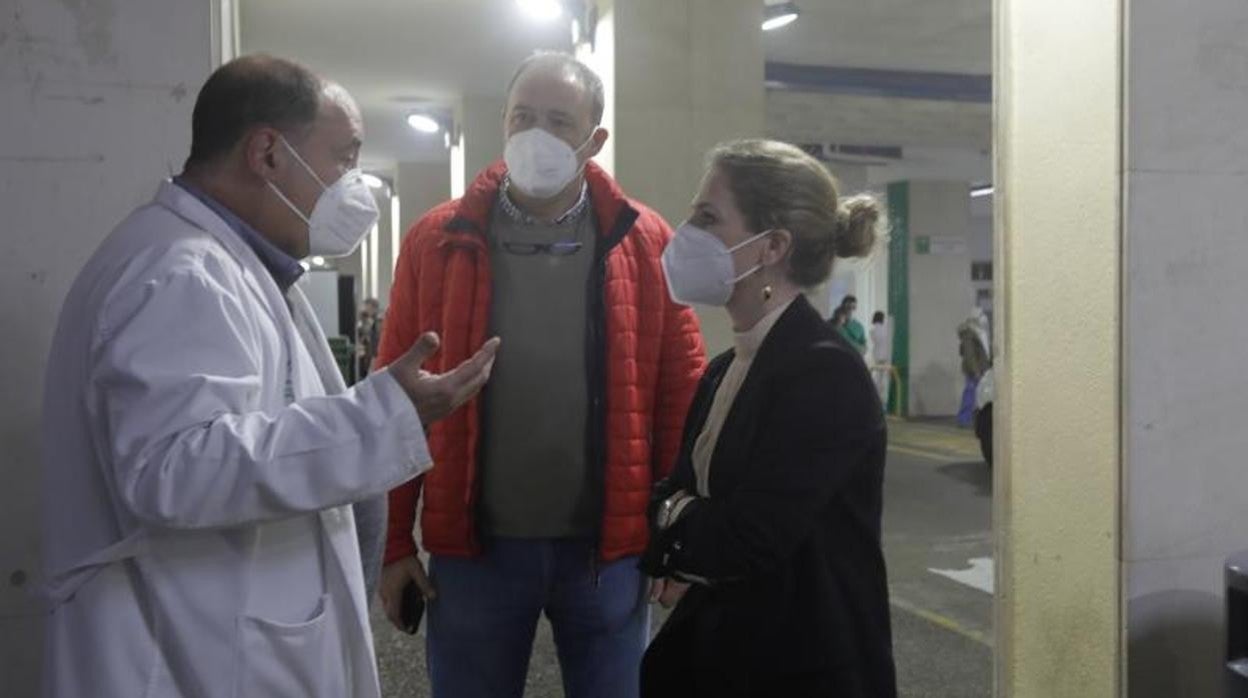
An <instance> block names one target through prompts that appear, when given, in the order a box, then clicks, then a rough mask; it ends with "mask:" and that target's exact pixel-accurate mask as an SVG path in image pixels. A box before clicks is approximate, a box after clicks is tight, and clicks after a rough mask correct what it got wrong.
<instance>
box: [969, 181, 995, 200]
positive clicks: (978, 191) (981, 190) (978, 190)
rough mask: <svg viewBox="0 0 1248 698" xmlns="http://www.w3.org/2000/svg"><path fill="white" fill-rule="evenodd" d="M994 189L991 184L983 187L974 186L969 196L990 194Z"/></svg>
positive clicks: (976, 196)
mask: <svg viewBox="0 0 1248 698" xmlns="http://www.w3.org/2000/svg"><path fill="white" fill-rule="evenodd" d="M994 191H995V190H994V189H993V187H992V185H991V184H989V185H987V186H983V187H974V188H972V189H971V198H972V199H978V198H980V197H981V196H992V194H993V192H994Z"/></svg>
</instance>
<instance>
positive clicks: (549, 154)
mask: <svg viewBox="0 0 1248 698" xmlns="http://www.w3.org/2000/svg"><path fill="white" fill-rule="evenodd" d="M595 131H597V129H595ZM593 140H594V136H593V134H592V133H591V134H590V136H589V138H587V139H586V140H585V142H584V143H582V144H581V145H580V147H579V148H573V147H572V146H570V145H568V144H567V143H564V142H563V141H562V140H561V139H559V138H558V137H556V136H554V135H552V134H550V133H549V132H548V131H546V130H544V129H540V128H531V129H529V130H527V131H521V132H520V133H517V134H515V135H513V136H512V137H511V138H508V139H507V148H506V149H505V151H504V152H503V160H505V161H506V162H507V175H508V176H509V177H511V183H512V184H514V185H516V187H517V188H518V189H519V190H520V191H521V192H523V193H524V194H527V195H528V196H531V197H533V198H535V199H550V198H553V197H554V196H555V195H556V194H558V193H559V192H561V191H563V190H564V189H565V188H566V187H567V186H568V185H569V184H571V183H572V180H573V179H576V176H577V175H578V174H580V172H581V168H582V167H583V165H581V164H580V163H579V162H577V159H576V156H577V154H578V153H580V152H581V151H582V150H584V149H585V146H587V145H589V144H590V143H591V142H592V141H593Z"/></svg>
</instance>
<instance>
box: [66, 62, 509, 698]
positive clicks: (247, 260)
mask: <svg viewBox="0 0 1248 698" xmlns="http://www.w3.org/2000/svg"><path fill="white" fill-rule="evenodd" d="M361 138H362V127H361V119H360V115H359V111H358V109H357V108H356V106H355V104H354V102H353V101H352V100H351V98H350V96H349V95H347V93H346V92H345V91H344V90H343V89H342V88H340V87H337V86H335V85H332V84H330V83H326V82H324V81H322V80H321V79H319V78H317V77H316V76H315V75H313V74H312V73H310V72H308V71H307V70H306V69H304V68H302V67H300V66H298V65H295V64H293V63H290V62H287V61H283V60H280V59H276V58H272V57H266V56H251V57H246V58H242V59H239V60H237V61H234V62H232V63H230V64H228V65H226V66H224V67H222V68H221V69H220V70H218V71H217V72H216V73H214V74H213V76H212V77H211V78H210V79H209V80H208V82H207V83H206V84H205V86H204V88H203V90H202V91H201V93H200V95H199V97H198V99H197V101H196V105H195V112H194V118H193V125H192V141H193V142H192V147H191V156H190V158H189V159H188V161H187V165H186V168H185V171H184V172H183V174H182V175H180V176H179V177H175V178H174V179H173V181H168V182H165V183H164V184H162V185H161V187H160V189H159V191H158V193H157V194H156V198H155V200H154V201H153V202H152V203H150V204H148V205H146V206H143V207H142V208H140V209H138V210H137V211H135V212H134V213H133V214H131V215H130V217H129V218H127V219H126V220H125V221H124V222H122V224H121V225H120V226H119V227H118V228H117V229H116V230H114V231H113V233H112V234H111V235H110V236H109V237H108V239H107V240H106V241H105V242H104V243H103V244H102V245H101V247H100V248H99V250H97V251H96V253H95V255H94V256H93V257H92V258H91V260H90V261H89V262H88V263H87V265H86V267H85V268H84V270H83V271H82V273H81V274H80V275H79V277H78V279H77V280H76V282H75V284H74V286H73V288H72V290H71V291H70V294H69V296H68V298H67V300H66V302H65V306H64V308H63V310H62V312H61V318H60V323H59V327H58V329H57V334H56V337H55V340H54V343H53V347H52V352H51V355H50V359H49V369H48V377H47V384H46V385H47V387H46V396H45V412H44V420H43V429H44V442H45V459H44V461H45V462H44V475H45V477H44V497H45V505H44V511H45V520H44V560H45V574H46V578H47V582H48V585H47V593H48V596H49V600H50V602H51V604H52V609H53V610H52V615H51V619H50V623H49V628H48V634H47V653H46V666H45V694H46V695H49V696H75V697H77V696H125V697H127V698H128V697H130V696H161V697H164V696H177V697H184V696H185V697H191V696H195V697H197V698H198V697H201V696H205V697H216V696H222V697H227V696H228V697H231V698H233V697H236V696H237V697H240V698H244V697H245V698H257V697H266V696H301V697H310V696H311V697H319V696H326V697H328V696H333V697H334V698H342V697H344V696H363V697H370V698H371V697H373V696H377V695H378V693H379V689H378V681H377V670H376V664H375V660H374V657H373V644H372V636H371V633H370V630H369V624H368V616H367V604H366V599H365V592H364V582H363V576H362V570H361V562H360V549H359V546H358V544H357V540H356V531H355V522H354V517H353V516H352V512H351V507H350V506H348V505H349V504H351V503H352V502H356V501H359V500H362V499H366V498H368V497H371V496H375V495H377V494H380V493H383V492H385V491H386V490H388V489H389V488H392V487H394V486H396V485H398V484H400V483H402V482H404V481H406V480H409V479H411V478H413V477H415V476H417V475H419V474H420V473H422V472H424V471H425V470H427V469H428V468H429V467H430V466H431V463H430V462H429V455H428V447H427V444H426V442H425V433H424V432H425V428H426V427H427V426H428V425H429V424H430V423H431V422H433V421H434V420H437V419H440V418H441V417H443V416H445V415H446V414H448V413H450V412H451V411H453V410H454V409H456V408H457V407H458V406H460V405H462V404H463V403H464V402H466V401H467V400H469V399H470V398H471V397H472V396H473V395H475V393H476V392H477V391H478V390H479V389H480V388H481V386H482V385H483V384H484V382H485V381H486V380H487V379H488V376H489V372H490V368H491V366H492V364H493V357H494V353H495V351H496V350H497V341H496V340H493V341H491V342H488V343H486V345H485V346H484V347H482V349H481V350H480V351H479V352H478V353H477V354H476V355H475V356H473V357H472V358H471V359H469V360H468V361H466V362H465V363H463V364H461V365H460V366H459V367H458V368H456V369H454V370H453V371H451V372H449V373H445V374H441V375H432V374H429V373H427V372H425V371H422V370H421V368H420V365H421V363H422V362H423V361H424V360H425V359H426V358H428V357H429V356H430V355H431V354H432V353H433V352H434V351H436V349H437V338H436V337H434V336H432V335H426V336H424V337H421V339H420V340H419V341H418V342H417V343H416V345H415V346H414V347H413V348H412V349H411V351H409V353H408V354H407V355H406V356H404V357H403V359H401V360H400V362H399V363H396V364H393V365H391V366H390V367H389V368H387V369H386V370H385V371H381V372H378V373H376V374H374V375H372V376H370V377H368V378H367V379H366V380H364V381H363V382H361V383H359V384H357V385H356V386H354V387H353V388H351V389H349V390H347V389H345V388H344V386H343V384H342V378H341V376H340V374H339V372H338V368H337V365H336V364H335V362H334V360H333V357H332V355H331V354H330V351H329V348H328V346H327V344H326V341H325V337H324V335H323V333H322V332H321V329H320V328H319V327H318V325H317V323H316V320H315V318H314V315H313V313H312V312H311V309H310V308H309V306H308V302H307V299H306V298H305V297H304V295H303V294H302V292H301V291H300V290H299V289H298V287H296V286H294V285H293V284H294V281H295V279H296V278H297V277H298V275H299V273H301V267H300V266H299V264H298V260H299V259H301V258H302V257H305V256H307V255H309V254H321V255H335V254H339V255H341V254H348V253H350V252H351V251H352V250H353V249H354V248H355V247H356V246H357V245H358V243H359V240H360V239H361V238H362V237H363V236H364V235H365V234H366V233H367V232H368V230H369V228H371V226H372V225H373V223H374V222H375V221H376V217H377V211H376V205H375V203H374V202H373V199H372V195H371V194H370V193H369V192H368V189H367V186H366V185H364V184H363V182H362V181H361V180H360V176H359V172H358V170H356V169H355V168H356V164H357V160H358V155H359V149H360V143H361Z"/></svg>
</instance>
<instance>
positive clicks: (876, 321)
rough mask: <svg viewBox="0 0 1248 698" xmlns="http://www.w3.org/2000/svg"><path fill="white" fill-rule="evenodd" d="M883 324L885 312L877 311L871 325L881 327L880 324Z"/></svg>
mask: <svg viewBox="0 0 1248 698" xmlns="http://www.w3.org/2000/svg"><path fill="white" fill-rule="evenodd" d="M882 322H884V313H883V311H880V310H877V311H875V315H873V316H872V317H871V324H872V325H879V324H880V323H882Z"/></svg>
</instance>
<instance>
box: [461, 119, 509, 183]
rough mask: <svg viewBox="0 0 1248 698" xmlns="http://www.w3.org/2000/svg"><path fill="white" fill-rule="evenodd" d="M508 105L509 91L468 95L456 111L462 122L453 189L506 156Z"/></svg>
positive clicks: (469, 181) (471, 179)
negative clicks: (505, 119)
mask: <svg viewBox="0 0 1248 698" xmlns="http://www.w3.org/2000/svg"><path fill="white" fill-rule="evenodd" d="M506 107H507V101H506V96H505V95H466V96H465V97H464V98H463V99H462V100H461V102H460V104H459V106H458V109H457V110H456V113H455V120H456V123H457V124H458V125H459V131H460V136H461V138H460V141H459V142H458V143H457V144H456V145H455V146H454V147H453V148H452V153H451V157H452V158H455V159H458V160H459V163H458V164H457V165H454V166H453V167H454V168H455V170H456V172H455V176H454V177H453V178H452V179H453V180H457V181H453V182H452V185H451V191H452V193H454V194H455V195H456V196H458V195H459V194H460V193H462V192H463V189H459V190H456V186H457V185H458V184H459V183H462V185H463V187H464V188H467V185H468V184H469V183H471V182H472V181H473V180H474V179H476V177H477V174H478V173H479V172H481V170H484V169H485V168H486V167H489V166H490V165H491V164H493V163H494V161H495V160H499V159H501V158H502V157H503V146H504V145H505V143H504V141H503V110H504V109H506Z"/></svg>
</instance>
